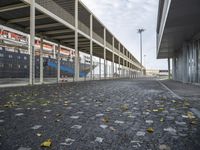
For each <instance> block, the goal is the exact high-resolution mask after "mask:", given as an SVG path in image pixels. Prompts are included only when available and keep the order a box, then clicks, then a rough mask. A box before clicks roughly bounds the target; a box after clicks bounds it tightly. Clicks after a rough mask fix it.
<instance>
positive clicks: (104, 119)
mask: <svg viewBox="0 0 200 150" xmlns="http://www.w3.org/2000/svg"><path fill="white" fill-rule="evenodd" d="M101 120H102V121H103V122H104V123H108V122H109V119H108V117H106V116H104V117H103V118H102V119H101Z"/></svg>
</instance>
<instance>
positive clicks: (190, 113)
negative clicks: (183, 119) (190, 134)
mask: <svg viewBox="0 0 200 150" xmlns="http://www.w3.org/2000/svg"><path fill="white" fill-rule="evenodd" d="M187 116H188V118H189V119H194V118H195V116H194V115H193V113H192V112H188V113H187Z"/></svg>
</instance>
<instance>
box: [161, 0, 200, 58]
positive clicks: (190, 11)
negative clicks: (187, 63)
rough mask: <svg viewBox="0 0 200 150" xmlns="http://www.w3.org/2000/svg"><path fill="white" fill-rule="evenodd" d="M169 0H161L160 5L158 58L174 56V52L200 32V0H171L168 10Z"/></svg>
mask: <svg viewBox="0 0 200 150" xmlns="http://www.w3.org/2000/svg"><path fill="white" fill-rule="evenodd" d="M161 1H162V2H161ZM167 1H169V0H167ZM167 1H165V2H163V0H160V6H159V14H158V29H157V33H159V34H158V51H157V57H158V58H168V57H173V56H174V52H175V51H179V50H180V49H181V47H182V44H183V43H184V42H187V41H190V40H191V39H192V38H193V37H194V36H195V35H196V34H197V33H199V32H200V0H171V3H170V4H169V6H170V7H169V8H168V10H167V9H165V8H166V7H167ZM163 10H164V11H163ZM167 12H168V13H167ZM164 17H166V22H165V21H164ZM162 24H164V26H163V27H164V30H163V34H162V32H161V31H162V29H161V28H162Z"/></svg>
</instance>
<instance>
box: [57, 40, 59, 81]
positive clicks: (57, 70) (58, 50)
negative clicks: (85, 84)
mask: <svg viewBox="0 0 200 150" xmlns="http://www.w3.org/2000/svg"><path fill="white" fill-rule="evenodd" d="M59 82H60V44H58V49H57V83H59Z"/></svg>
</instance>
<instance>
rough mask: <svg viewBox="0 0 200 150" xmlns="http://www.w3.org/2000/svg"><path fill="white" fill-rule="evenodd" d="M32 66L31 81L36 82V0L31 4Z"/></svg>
mask: <svg viewBox="0 0 200 150" xmlns="http://www.w3.org/2000/svg"><path fill="white" fill-rule="evenodd" d="M30 46H31V48H30V68H29V71H30V73H29V83H30V85H33V84H34V83H35V0H31V5H30Z"/></svg>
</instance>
